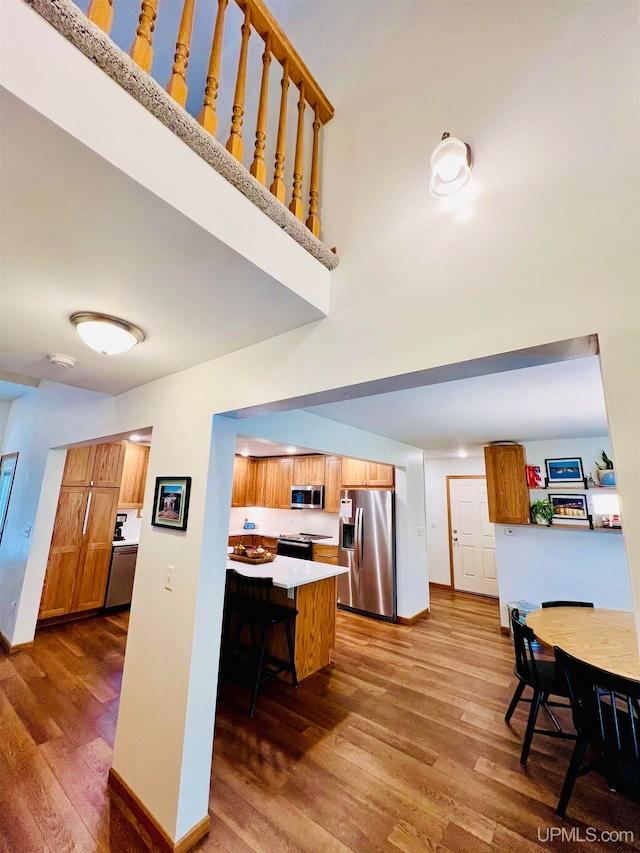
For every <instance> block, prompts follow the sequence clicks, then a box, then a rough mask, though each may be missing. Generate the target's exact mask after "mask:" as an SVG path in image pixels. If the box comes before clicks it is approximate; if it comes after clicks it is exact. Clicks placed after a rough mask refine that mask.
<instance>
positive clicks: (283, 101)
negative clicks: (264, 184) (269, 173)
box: [271, 59, 289, 204]
mask: <svg viewBox="0 0 640 853" xmlns="http://www.w3.org/2000/svg"><path fill="white" fill-rule="evenodd" d="M282 69H283V70H282V83H281V86H282V95H281V96H280V118H279V119H278V138H277V140H276V163H275V172H274V174H273V183H272V184H271V192H272V193H273V194H274V196H275V197H276V198H277V199H278V201H281V202H282V203H283V204H284V203H285V199H286V197H287V190H286V187H285V185H284V181H283V180H282V179H283V177H284V149H285V145H286V142H287V92H288V91H289V60H288V59H285V61H284V63H283V66H282Z"/></svg>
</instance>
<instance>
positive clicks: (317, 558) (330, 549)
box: [311, 542, 338, 566]
mask: <svg viewBox="0 0 640 853" xmlns="http://www.w3.org/2000/svg"><path fill="white" fill-rule="evenodd" d="M312 552H313V555H312V558H311V559H312V560H313V561H314V563H329V564H330V565H332V566H337V565H338V546H337V545H319V544H318V543H317V542H314V543H313V545H312Z"/></svg>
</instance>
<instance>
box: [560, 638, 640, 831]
mask: <svg viewBox="0 0 640 853" xmlns="http://www.w3.org/2000/svg"><path fill="white" fill-rule="evenodd" d="M554 652H555V655H556V662H557V665H558V670H559V672H561V673H563V674H564V676H565V678H566V680H567V685H568V688H569V699H570V701H571V709H572V712H573V724H574V726H575V728H576V731H577V732H578V739H577V741H576V745H575V747H574V749H573V755H572V756H571V761H570V763H569V769H568V770H567V775H566V776H565V780H564V785H563V786H562V792H561V794H560V800H559V801H558V807H557V809H556V813H557V814H558V815H559V816H560V817H564V816H565V813H566V811H567V805H568V804H569V800H570V798H571V794H572V793H573V787H574V785H575V783H576V780H577V779H578V777H579V776H584V774H585V773H590V772H592V771H596V772H598V773H600V774H601V775H602V776H604V778H605V779H606V781H607V784H608V785H609V787H610V788H611V789H612V790H614V791H619V792H620V793H621V794H623V795H624V796H626V797H627V798H628V799H630V800H633V801H634V802H640V749H639V744H640V705H639V703H640V681H635V680H634V679H631V678H624V677H623V676H621V675H614V674H613V673H611V672H607V671H606V670H604V669H599V668H598V667H596V666H591V664H588V663H585V662H584V661H581V660H578V659H577V658H575V657H573V656H572V655H569V654H567V652H565V651H563V650H562V649H560V648H558V647H557V646H556V647H555V648H554ZM587 746H591V747H592V748H593V749H594V751H595V754H596V757H595V758H594V760H593V761H590V762H588V763H586V764H583V763H582V762H583V760H584V755H585V751H586V749H587Z"/></svg>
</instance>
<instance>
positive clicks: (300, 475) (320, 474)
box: [293, 456, 325, 486]
mask: <svg viewBox="0 0 640 853" xmlns="http://www.w3.org/2000/svg"><path fill="white" fill-rule="evenodd" d="M324 460H325V458H324V456H296V457H294V460H293V485H294V486H324V484H325V482H324V478H325V472H324Z"/></svg>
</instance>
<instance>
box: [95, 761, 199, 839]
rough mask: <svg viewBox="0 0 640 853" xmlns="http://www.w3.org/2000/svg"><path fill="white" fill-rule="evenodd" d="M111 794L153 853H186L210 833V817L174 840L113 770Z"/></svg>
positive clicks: (110, 779)
mask: <svg viewBox="0 0 640 853" xmlns="http://www.w3.org/2000/svg"><path fill="white" fill-rule="evenodd" d="M109 793H110V795H111V796H112V797H113V798H114V800H115V801H116V803H117V805H118V806H119V807H120V810H121V811H122V813H123V814H124V815H125V817H126V818H127V820H128V821H129V823H130V824H131V825H132V826H133V828H134V829H135V830H136V832H137V833H138V835H139V836H140V838H141V839H142V841H143V842H144V843H145V844H146V846H147V847H148V848H149V850H151V851H153V853H187V851H189V850H191V849H192V848H193V847H195V845H196V844H197V843H198V842H199V841H201V840H202V839H203V838H204V837H205V835H207V833H208V832H209V824H210V818H209V815H206V817H203V818H202V820H201V821H198V823H197V824H196V825H195V826H193V827H192V828H191V829H190V830H189V832H187V833H186V835H183V836H182V838H180V839H179V840H178V841H172V840H171V839H170V838H169V836H168V835H167V833H166V831H165V830H164V829H163V828H162V827H161V826H160V824H159V823H158V822H157V821H156V819H155V818H154V817H153V815H152V814H151V813H150V812H149V811H148V809H147V808H146V806H145V805H144V804H143V803H142V802H141V801H140V800H139V799H138V797H137V796H136V795H135V794H134V793H133V791H132V790H131V788H130V787H129V786H128V785H127V783H126V782H125V781H124V779H123V778H122V777H121V776H120V774H119V773H118V771H117V770H114V769H113V767H112V768H111V769H110V770H109Z"/></svg>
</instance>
